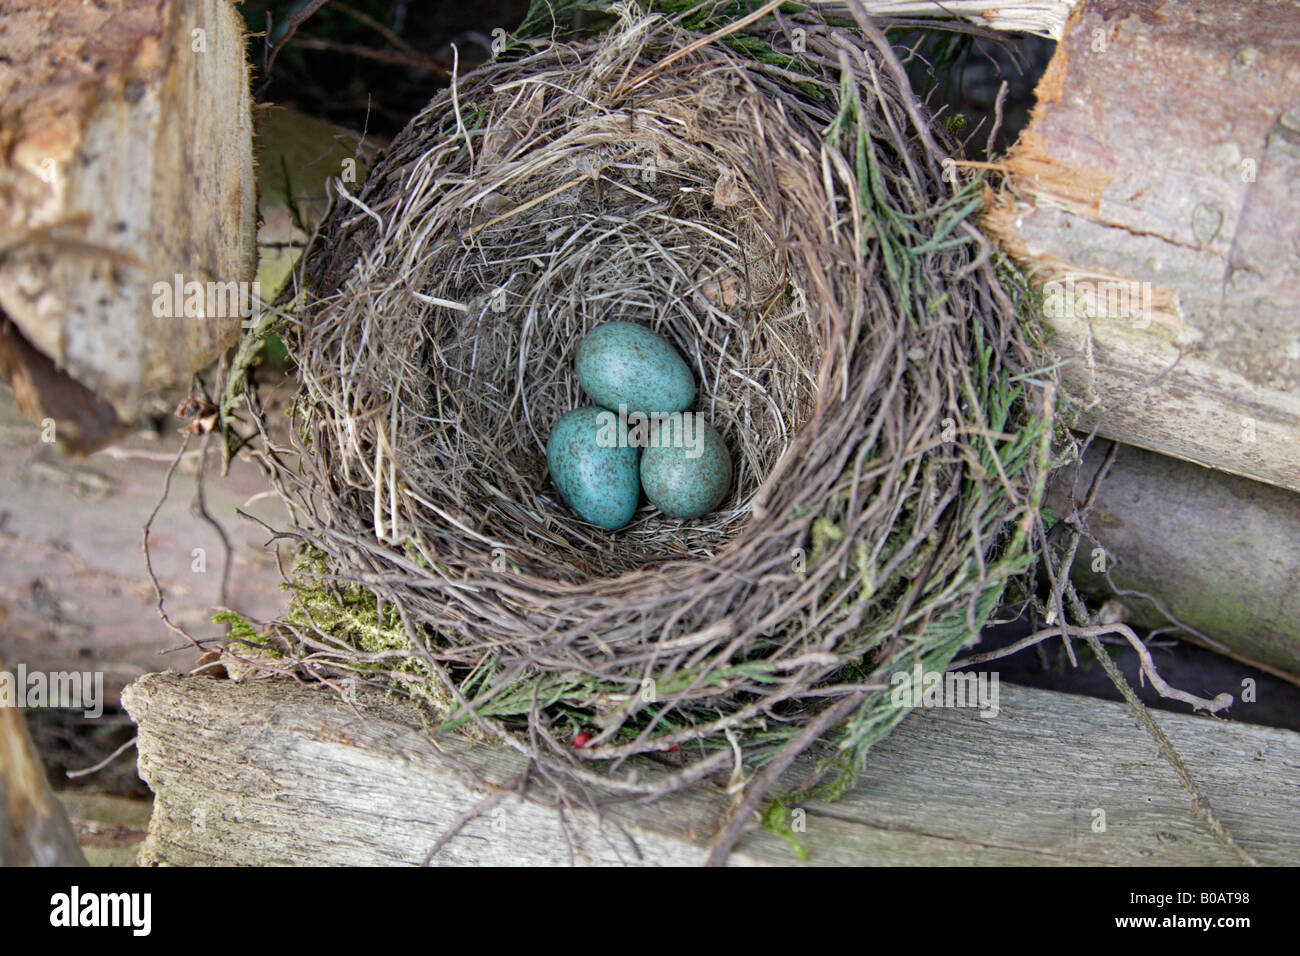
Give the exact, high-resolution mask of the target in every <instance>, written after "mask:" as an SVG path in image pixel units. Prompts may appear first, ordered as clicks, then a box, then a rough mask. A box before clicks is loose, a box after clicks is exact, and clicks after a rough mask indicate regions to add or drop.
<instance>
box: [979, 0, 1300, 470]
mask: <svg viewBox="0 0 1300 956" xmlns="http://www.w3.org/2000/svg"><path fill="white" fill-rule="evenodd" d="M1297 37H1300V3H1297V2H1295V0H1285V2H1279V3H1269V4H1232V3H1223V4H1208V5H1207V4H1199V3H1194V2H1191V0H1167V2H1164V3H1159V4H1148V3H1131V4H1116V3H1111V2H1084V3H1080V4H1079V5H1078V6H1077V7H1076V8H1075V10H1074V12H1073V14H1072V15H1071V17H1070V20H1069V22H1068V24H1067V25H1066V27H1065V30H1064V32H1063V36H1062V38H1061V41H1060V44H1059V45H1058V47H1057V51H1056V54H1055V56H1054V57H1053V59H1052V61H1051V64H1050V66H1049V68H1048V70H1047V72H1046V74H1045V75H1044V77H1043V79H1042V81H1041V82H1040V84H1039V86H1038V90H1037V97H1038V103H1037V105H1036V107H1035V109H1034V112H1033V117H1032V121H1031V123H1030V126H1029V128H1028V129H1027V130H1026V131H1025V132H1024V133H1023V134H1022V136H1021V138H1020V140H1019V141H1018V142H1017V144H1016V146H1015V147H1014V148H1013V149H1012V151H1011V152H1010V154H1009V155H1008V156H1007V157H1006V159H1005V163H1004V165H1005V168H1006V170H1007V171H1008V173H1009V179H1008V188H1007V190H1005V191H1004V192H1003V193H1002V194H1000V195H997V196H992V195H990V197H989V211H988V213H987V215H986V216H985V219H984V225H985V228H986V229H987V230H988V231H989V232H990V233H991V234H992V235H994V236H995V237H997V238H998V239H999V241H1000V242H1001V244H1002V245H1003V247H1004V248H1005V249H1007V250H1008V251H1009V252H1010V254H1011V255H1012V256H1013V257H1014V258H1015V259H1016V260H1018V261H1019V262H1020V263H1021V264H1022V265H1024V266H1025V267H1026V268H1027V269H1029V270H1030V272H1031V273H1032V274H1033V275H1034V277H1035V279H1036V281H1037V282H1038V283H1039V284H1040V285H1041V286H1042V288H1043V289H1044V293H1045V297H1044V303H1045V309H1046V312H1047V323H1048V326H1049V327H1050V330H1051V332H1052V344H1053V347H1054V348H1055V349H1056V350H1057V351H1058V352H1059V353H1060V356H1061V357H1062V358H1063V359H1064V360H1065V361H1066V363H1067V364H1066V365H1065V366H1064V368H1063V372H1062V374H1063V381H1064V386H1065V390H1066V392H1067V394H1069V396H1070V397H1071V398H1072V399H1073V402H1074V404H1075V405H1076V406H1077V407H1078V408H1079V409H1080V413H1081V418H1080V424H1081V425H1082V426H1083V427H1085V428H1091V427H1094V426H1095V427H1096V428H1097V430H1098V432H1099V433H1100V434H1101V435H1103V436H1106V437H1109V438H1115V439H1117V440H1120V441H1123V442H1126V443H1129V444H1134V445H1139V446H1142V447H1145V448H1150V449H1153V450H1156V451H1160V452H1162V453H1164V454H1167V455H1173V456H1175V457H1179V458H1184V459H1187V460H1189V461H1195V462H1199V463H1201V464H1205V465H1209V466H1212V467H1215V468H1221V469H1223V470H1226V471H1230V472H1234V473H1236V474H1239V475H1244V476H1246V477H1249V478H1253V479H1255V480H1257V481H1264V482H1268V483H1271V484H1276V485H1280V486H1283V487H1286V488H1290V489H1292V490H1300V324H1297V322H1296V305H1295V303H1296V302H1297V300H1298V299H1300V191H1297V190H1296V189H1295V187H1294V184H1295V182H1296V181H1297V180H1298V179H1300V56H1297Z"/></svg>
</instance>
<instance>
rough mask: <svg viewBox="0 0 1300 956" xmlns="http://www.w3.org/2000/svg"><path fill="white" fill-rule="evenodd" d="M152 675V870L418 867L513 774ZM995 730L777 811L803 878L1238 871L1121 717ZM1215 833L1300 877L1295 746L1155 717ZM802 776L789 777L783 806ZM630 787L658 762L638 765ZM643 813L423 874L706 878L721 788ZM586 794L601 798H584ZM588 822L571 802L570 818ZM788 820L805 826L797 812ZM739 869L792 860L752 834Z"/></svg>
mask: <svg viewBox="0 0 1300 956" xmlns="http://www.w3.org/2000/svg"><path fill="white" fill-rule="evenodd" d="M357 698H358V700H357V706H358V708H359V710H360V714H358V713H357V712H355V711H353V709H352V708H351V707H350V706H349V705H348V704H347V703H346V702H344V701H343V700H341V699H340V698H339V697H338V696H337V695H335V694H334V693H333V692H332V691H329V690H327V689H324V688H321V687H307V686H302V685H298V684H294V683H289V682H284V681H268V680H259V681H246V682H236V681H231V680H213V679H208V678H202V677H192V678H182V677H179V676H177V675H174V674H151V675H149V676H147V677H144V678H141V679H140V680H139V681H137V682H135V683H134V684H132V685H131V686H129V687H128V688H127V689H126V691H125V692H124V693H123V703H124V705H125V706H126V708H127V710H128V711H129V712H130V714H131V716H132V717H133V718H134V719H135V720H136V721H137V723H138V724H139V728H140V737H139V768H140V775H141V777H142V778H143V779H144V780H145V782H147V783H148V784H149V786H150V787H151V788H152V789H153V791H154V793H155V794H156V799H155V801H154V813H153V818H152V820H151V822H150V826H149V834H148V836H147V837H146V840H145V843H144V846H143V848H142V851H141V859H142V862H144V863H152V864H159V863H170V864H181V865H185V864H249V865H264V864H358V865H384V864H417V863H420V862H421V861H423V859H424V858H425V855H426V854H427V853H428V851H429V850H430V849H431V848H432V847H433V846H434V844H435V843H436V842H437V841H438V840H439V838H440V837H441V836H443V834H444V833H445V832H446V831H447V830H448V828H449V827H452V826H453V825H454V824H455V823H456V822H457V820H458V818H460V817H462V815H465V814H467V813H468V812H469V811H471V810H472V809H473V808H475V807H476V806H478V805H479V804H480V802H481V801H483V800H484V799H485V798H486V797H488V796H490V795H491V793H490V791H488V790H487V789H485V788H484V787H483V786H482V785H481V784H480V783H477V782H476V778H478V779H484V778H485V779H487V780H488V781H492V782H495V783H497V784H501V785H504V784H505V783H506V782H507V781H509V780H511V778H514V777H516V776H517V775H518V774H519V773H520V771H521V770H522V769H523V760H524V758H523V757H522V755H520V754H518V753H516V752H514V751H512V750H507V749H504V748H497V747H489V746H483V745H475V744H472V743H470V742H469V741H467V740H465V739H463V738H460V737H458V736H455V735H445V736H442V737H439V738H438V743H437V745H436V746H435V744H434V743H433V742H432V741H431V740H430V739H429V737H428V736H426V734H425V733H424V732H423V731H422V729H421V724H420V721H419V720H418V717H417V715H416V714H414V713H413V712H412V711H410V710H409V709H407V708H406V707H404V706H401V705H399V704H397V703H395V702H392V701H386V700H385V699H384V698H383V697H382V696H381V695H378V694H371V693H367V692H365V691H361V692H359V693H358V695H357ZM999 703H1000V712H999V714H998V716H997V717H996V718H994V719H984V718H981V717H980V716H978V715H977V713H976V712H975V711H973V710H968V709H941V708H934V709H928V710H923V711H918V712H916V713H914V714H912V715H911V716H909V717H908V718H907V719H906V720H905V721H903V723H902V724H901V725H900V726H899V727H898V729H897V730H895V731H894V732H893V733H892V734H891V735H890V736H889V737H887V738H886V739H885V740H884V741H882V742H881V743H880V744H878V745H877V746H876V747H875V748H874V749H873V751H872V753H871V755H870V756H869V758H868V761H867V767H866V770H865V772H864V773H863V775H862V778H861V781H860V782H859V784H858V785H857V786H856V787H855V788H854V789H853V790H851V791H850V792H849V793H848V794H846V795H845V796H844V797H842V798H841V799H840V800H839V801H837V802H835V803H832V804H824V803H818V802H816V801H809V802H807V803H804V804H801V805H799V806H798V807H794V808H791V814H790V818H789V820H788V822H789V823H790V824H791V825H792V828H793V829H795V830H796V831H798V830H799V829H800V828H802V829H803V831H804V832H796V836H797V837H798V839H799V841H800V842H801V843H802V844H803V846H804V847H805V849H806V851H807V862H808V863H811V864H822V865H826V864H867V863H870V864H974V863H982V864H1062V863H1086V864H1178V865H1207V864H1231V863H1235V862H1239V860H1238V858H1237V857H1236V856H1235V855H1234V854H1232V853H1231V852H1229V851H1228V850H1226V849H1225V848H1224V847H1223V846H1222V844H1220V843H1219V842H1217V841H1216V840H1215V839H1214V837H1212V836H1211V835H1210V834H1209V832H1208V831H1207V830H1206V828H1205V826H1204V825H1203V824H1202V823H1201V822H1199V821H1198V820H1196V819H1195V818H1194V817H1193V816H1192V813H1191V809H1190V806H1191V804H1190V799H1189V797H1188V795H1187V793H1186V791H1184V790H1183V789H1182V788H1181V786H1180V784H1179V782H1178V780H1177V779H1176V777H1175V775H1174V772H1173V771H1172V770H1171V769H1170V767H1169V766H1168V764H1166V763H1165V762H1164V760H1163V759H1162V758H1160V757H1159V756H1157V754H1156V750H1155V746H1154V744H1153V743H1152V741H1151V739H1150V737H1148V736H1147V735H1146V732H1145V731H1143V730H1141V729H1139V728H1138V727H1137V726H1136V722H1135V721H1134V719H1133V716H1132V713H1131V712H1130V711H1129V710H1128V709H1127V707H1126V706H1124V705H1121V704H1115V703H1111V702H1107V701H1098V700H1093V699H1091V698H1085V697H1076V696H1071V695H1067V694H1057V693H1052V692H1049V691H1035V690H1028V689H1023V688H1016V687H1011V686H1005V685H1004V686H1002V687H1001V688H1000V694H999ZM1154 716H1155V719H1156V720H1157V721H1158V722H1159V723H1160V725H1161V726H1162V727H1163V728H1164V729H1165V731H1166V732H1167V733H1168V734H1169V736H1170V737H1171V738H1172V739H1173V741H1174V743H1175V745H1176V746H1177V747H1178V748H1179V749H1180V751H1181V753H1182V754H1183V756H1184V758H1185V759H1186V761H1187V763H1188V765H1189V766H1190V767H1191V769H1192V773H1193V774H1194V775H1195V777H1196V778H1197V780H1198V782H1199V783H1200V785H1201V786H1202V787H1203V789H1204V790H1205V792H1206V795H1207V797H1208V799H1209V800H1210V801H1211V802H1212V804H1213V806H1214V808H1215V810H1216V812H1217V813H1218V815H1219V817H1220V819H1221V820H1222V821H1223V823H1224V825H1225V826H1226V827H1227V828H1228V829H1229V830H1230V831H1231V832H1232V833H1233V835H1234V837H1235V838H1236V840H1237V841H1238V843H1240V844H1241V845H1243V846H1244V847H1245V848H1246V849H1247V850H1248V851H1249V852H1250V853H1251V854H1253V855H1254V856H1255V858H1256V859H1257V860H1259V861H1261V862H1266V863H1291V864H1294V863H1297V862H1300V780H1298V779H1297V778H1296V775H1295V773H1294V768H1295V766H1296V765H1297V762H1300V734H1295V733H1291V732H1289V731H1284V730H1275V729H1271V728H1266V727H1253V726H1249V725H1243V724H1234V723H1227V722H1223V721H1216V720H1211V719H1209V718H1200V717H1189V716H1183V715H1179V714H1171V713H1156V714H1155V715H1154ZM808 769H809V763H808V762H807V761H803V762H801V763H798V764H797V765H796V766H795V767H794V768H793V769H792V771H791V772H790V773H789V774H788V775H787V776H786V777H785V778H783V779H782V781H781V786H783V787H785V788H788V789H794V787H795V786H797V783H798V781H799V780H800V779H802V778H803V777H804V776H806V774H807V772H808ZM640 770H641V772H642V773H643V774H644V775H652V774H654V773H655V764H653V763H651V762H648V761H647V762H644V763H642V764H641V765H640ZM725 782H726V781H725V780H724V781H722V782H721V784H722V785H721V786H719V787H718V788H716V789H712V788H705V789H703V790H700V791H696V792H693V793H689V794H686V795H678V796H672V797H667V798H664V799H662V800H659V801H655V802H652V803H648V804H641V803H634V802H610V803H606V804H605V806H604V808H603V814H604V815H603V819H602V818H600V817H598V816H597V815H596V814H595V813H594V812H592V811H591V810H589V809H587V808H585V807H584V806H581V805H580V806H576V807H572V808H570V810H569V811H567V812H566V815H565V821H566V823H567V830H566V828H565V826H564V825H563V824H562V823H561V821H560V820H559V818H558V817H557V815H556V814H555V813H554V811H552V810H550V809H547V808H546V807H543V806H541V805H539V804H537V803H532V802H525V801H522V800H520V799H519V798H518V797H517V796H516V795H515V794H508V795H505V796H504V797H503V799H502V800H501V802H500V803H498V804H497V805H496V806H493V807H490V808H487V809H486V810H485V812H484V813H483V814H482V815H481V816H478V817H477V818H474V819H471V820H470V821H469V822H468V823H467V824H466V825H465V826H464V828H463V829H461V830H460V831H459V833H458V835H456V836H455V837H454V838H453V839H451V840H450V842H448V843H447V844H446V846H445V847H444V848H443V849H442V850H441V852H440V853H439V855H438V856H437V857H435V858H434V862H437V863H456V864H494V863H499V864H563V863H569V862H580V863H591V864H632V863H636V864H645V863H651V864H698V863H701V862H703V860H704V859H705V857H706V856H707V854H708V843H709V840H710V838H711V837H712V836H713V834H714V833H715V832H716V831H717V828H718V827H719V825H720V824H721V823H722V822H723V820H724V819H725V816H726V813H727V810H728V807H729V806H730V805H731V800H730V798H729V797H728V796H727V794H726V792H725V790H724V789H723V787H724V786H725ZM596 796H597V797H599V796H600V795H599V794H596ZM578 802H579V803H581V801H578ZM797 811H802V812H797ZM730 862H732V863H741V864H790V863H795V862H798V861H797V860H796V858H795V856H794V855H793V852H792V849H791V846H790V845H789V844H788V843H787V842H786V841H785V839H784V838H782V837H781V836H779V835H777V834H775V833H773V832H771V831H769V830H766V829H761V828H758V827H757V826H756V827H754V828H753V829H751V830H750V831H749V832H748V833H747V834H746V835H745V836H744V838H743V839H742V841H741V842H740V844H739V846H738V849H737V850H736V851H735V853H734V854H733V856H732V858H731V861H730Z"/></svg>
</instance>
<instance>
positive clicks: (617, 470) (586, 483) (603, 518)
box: [546, 322, 732, 531]
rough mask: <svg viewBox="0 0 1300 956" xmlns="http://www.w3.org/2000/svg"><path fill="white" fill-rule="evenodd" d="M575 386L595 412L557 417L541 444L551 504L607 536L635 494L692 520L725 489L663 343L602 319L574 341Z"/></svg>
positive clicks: (715, 437) (708, 439)
mask: <svg viewBox="0 0 1300 956" xmlns="http://www.w3.org/2000/svg"><path fill="white" fill-rule="evenodd" d="M575 371H576V373H577V376H578V384H579V385H581V386H582V390H583V391H584V392H585V393H586V394H587V397H588V398H590V399H591V400H592V401H593V402H594V403H595V405H588V406H585V407H583V408H576V409H574V410H573V411H571V412H568V413H566V414H565V415H563V416H561V418H560V420H559V421H557V422H556V423H555V425H554V427H553V428H552V429H551V434H550V436H549V438H548V439H547V442H546V461H547V464H548V465H549V467H550V470H551V480H552V481H554V482H555V487H556V488H557V489H558V490H559V492H560V497H562V498H563V499H564V502H565V504H567V505H568V506H569V507H570V508H571V509H572V510H573V511H574V512H575V513H576V514H577V515H578V516H579V517H580V518H582V519H584V520H585V521H589V522H590V523H591V524H594V525H597V526H598V527H601V528H605V529H607V530H611V531H612V530H614V529H616V528H621V527H622V526H623V525H625V524H627V522H629V521H631V520H632V516H633V514H635V513H636V509H637V505H638V503H639V502H640V499H641V492H642V490H644V491H645V496H646V498H648V499H649V500H650V503H651V504H653V505H654V506H655V507H657V508H658V509H659V510H660V511H662V512H663V513H664V514H666V515H668V516H669V517H672V518H683V519H685V518H697V517H699V516H700V515H702V514H705V513H707V512H709V511H712V510H713V509H714V508H716V507H717V506H718V504H719V503H720V502H721V501H722V499H723V498H724V497H726V494H727V490H728V489H729V488H730V487H731V474H732V468H731V455H730V453H729V452H728V451H727V446H726V444H725V443H724V442H723V440H722V436H720V435H719V434H718V432H717V430H716V429H715V428H714V427H713V426H712V425H710V424H709V423H708V422H707V421H705V420H704V416H703V415H701V414H699V413H698V412H690V411H688V409H689V408H690V406H691V403H692V401H694V399H695V378H694V376H692V374H691V370H690V367H689V366H687V364H686V362H685V361H683V359H682V357H681V356H680V355H679V354H678V353H677V350H676V349H674V348H673V347H672V345H671V344H670V343H669V342H668V341H667V340H666V339H664V338H663V337H661V336H659V335H657V334H655V333H654V332H652V331H650V330H649V329H647V328H645V327H644V326H640V325H637V324H635V323H633V322H609V323H606V324H604V325H600V326H597V327H596V328H594V329H592V330H591V331H590V332H588V333H587V335H586V336H585V337H584V338H583V340H582V341H581V342H580V343H579V344H578V353H577V358H576V361H575Z"/></svg>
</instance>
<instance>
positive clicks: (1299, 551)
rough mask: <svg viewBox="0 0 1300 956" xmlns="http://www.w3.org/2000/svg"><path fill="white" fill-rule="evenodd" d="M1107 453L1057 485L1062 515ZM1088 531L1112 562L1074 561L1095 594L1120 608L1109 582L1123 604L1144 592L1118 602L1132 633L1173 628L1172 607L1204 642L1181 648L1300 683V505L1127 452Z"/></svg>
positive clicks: (1095, 448) (1281, 492)
mask: <svg viewBox="0 0 1300 956" xmlns="http://www.w3.org/2000/svg"><path fill="white" fill-rule="evenodd" d="M1107 444H1108V443H1107V442H1104V441H1102V442H1094V443H1093V445H1092V446H1091V447H1090V448H1089V449H1088V451H1087V453H1086V454H1085V455H1084V460H1083V462H1082V463H1081V464H1080V465H1079V466H1078V467H1077V468H1075V467H1071V468H1067V469H1064V470H1062V471H1060V472H1058V473H1056V474H1055V475H1054V476H1053V478H1052V480H1051V481H1050V482H1049V485H1048V491H1047V506H1048V508H1050V509H1051V510H1052V512H1053V513H1054V514H1056V515H1057V516H1059V517H1062V518H1065V517H1068V516H1069V515H1070V514H1071V512H1072V511H1073V510H1074V502H1076V501H1082V499H1083V498H1084V496H1085V495H1086V494H1087V491H1088V488H1089V487H1091V485H1092V481H1093V477H1094V476H1095V475H1096V473H1097V469H1098V468H1100V467H1101V464H1102V461H1103V460H1104V458H1105V456H1106V448H1105V447H1104V446H1106V445H1107ZM1087 524H1088V526H1089V528H1090V530H1091V531H1092V532H1093V533H1094V534H1095V535H1096V536H1097V540H1098V542H1099V543H1100V545H1101V546H1102V548H1103V550H1102V552H1101V553H1100V554H1097V553H1094V546H1093V545H1092V544H1084V545H1083V546H1082V547H1081V548H1080V549H1079V554H1078V556H1077V557H1076V558H1075V563H1074V568H1073V570H1072V575H1071V576H1072V578H1073V579H1074V581H1075V583H1076V584H1077V585H1078V586H1079V587H1080V588H1081V589H1082V590H1083V591H1084V592H1085V593H1087V594H1089V595H1091V596H1094V597H1096V598H1099V599H1107V598H1109V597H1111V596H1112V595H1113V589H1112V588H1111V586H1110V584H1109V583H1108V582H1107V580H1106V575H1105V570H1109V571H1110V580H1111V582H1113V584H1114V585H1115V587H1116V588H1119V589H1120V590H1121V592H1123V591H1130V592H1137V593H1133V594H1120V595H1119V596H1118V597H1117V600H1119V602H1120V603H1121V604H1123V605H1124V607H1125V608H1126V609H1127V611H1128V614H1129V620H1131V621H1132V622H1134V623H1137V624H1140V625H1142V626H1143V627H1148V628H1156V627H1169V626H1171V622H1170V620H1169V618H1168V617H1166V615H1165V613H1164V612H1162V611H1161V610H1160V606H1163V607H1164V608H1165V609H1166V610H1167V611H1168V613H1169V614H1171V615H1172V616H1173V617H1175V618H1177V619H1178V620H1179V621H1181V622H1182V623H1183V624H1185V625H1187V626H1188V627H1190V628H1193V629H1194V630H1195V631H1196V632H1198V633H1197V634H1191V633H1188V632H1185V631H1184V632H1181V633H1180V634H1179V636H1182V637H1186V638H1189V639H1193V640H1197V641H1198V642H1199V643H1202V644H1206V645H1207V646H1210V647H1213V648H1214V649H1215V650H1218V651H1220V652H1224V653H1227V654H1230V655H1231V656H1233V657H1235V658H1237V659H1238V660H1243V661H1245V662H1246V663H1249V664H1253V665H1255V666H1259V667H1262V668H1264V669H1266V670H1270V671H1273V672H1274V673H1277V674H1279V676H1286V677H1287V679H1289V680H1292V681H1300V586H1298V584H1297V582H1300V495H1296V494H1294V493H1293V492H1290V491H1287V490H1285V489H1283V488H1277V487H1274V486H1272V485H1266V484H1263V483H1262V482H1258V481H1250V480H1249V479H1246V478H1241V477H1238V476H1236V475H1230V474H1226V473H1225V472H1221V471H1214V470H1212V469H1209V468H1203V467H1201V466H1200V465H1193V464H1190V463H1188V462H1185V461H1179V460H1178V459H1175V458H1166V457H1165V456H1163V455H1157V454H1155V453H1154V452H1149V451H1145V450H1143V449H1140V448H1133V447H1131V446H1128V445H1121V446H1120V447H1119V448H1118V449H1117V453H1116V456H1115V461H1114V463H1113V465H1112V466H1111V469H1110V471H1109V472H1108V473H1107V476H1106V478H1105V480H1104V481H1103V482H1102V484H1101V486H1100V488H1099V489H1098V493H1097V498H1096V500H1095V501H1094V503H1093V507H1092V511H1091V512H1090V514H1089V516H1088V521H1087ZM1140 595H1149V596H1150V597H1143V596H1140ZM1152 599H1154V601H1158V602H1159V605H1160V606H1157V605H1156V604H1155V603H1154V602H1153V600H1152ZM1207 639H1208V640H1207Z"/></svg>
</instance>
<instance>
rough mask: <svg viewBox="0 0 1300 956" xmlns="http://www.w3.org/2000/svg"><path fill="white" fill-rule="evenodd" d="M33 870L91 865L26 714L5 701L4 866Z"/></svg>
mask: <svg viewBox="0 0 1300 956" xmlns="http://www.w3.org/2000/svg"><path fill="white" fill-rule="evenodd" d="M0 670H3V664H2V663H0ZM31 865H36V866H85V865H86V858H85V856H84V855H83V854H82V852H81V847H80V846H78V845H77V838H76V835H75V834H74V833H73V830H72V825H71V824H70V823H69V822H68V815H67V814H66V813H65V812H64V811H63V806H62V805H61V804H60V803H59V801H58V799H57V798H56V797H55V796H54V794H53V793H51V792H50V787H49V784H47V783H46V782H45V771H44V770H42V769H41V762H40V758H39V757H38V756H37V754H36V750H35V748H34V747H33V746H32V742H31V739H30V738H29V737H28V736H27V728H26V727H25V726H24V725H23V718H22V713H21V712H20V711H19V709H18V708H17V707H16V706H7V705H6V703H5V702H3V701H0V866H31Z"/></svg>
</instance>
